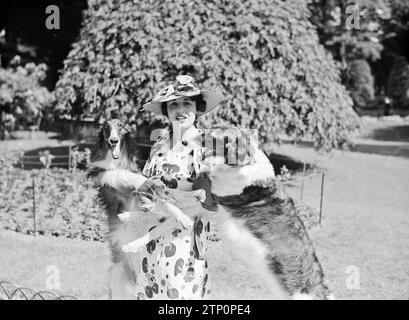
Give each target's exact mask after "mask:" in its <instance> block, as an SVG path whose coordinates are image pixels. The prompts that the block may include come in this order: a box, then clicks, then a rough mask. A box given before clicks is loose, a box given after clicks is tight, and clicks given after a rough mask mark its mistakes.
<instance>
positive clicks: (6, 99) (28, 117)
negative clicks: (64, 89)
mask: <svg viewBox="0 0 409 320" xmlns="http://www.w3.org/2000/svg"><path fill="white" fill-rule="evenodd" d="M45 71H46V66H45V64H39V65H35V64H34V63H27V64H26V65H25V66H21V65H20V58H19V57H18V56H16V57H15V58H14V59H13V61H12V62H11V64H10V67H9V68H7V69H3V68H0V111H1V112H0V113H1V114H2V116H1V117H3V118H4V119H5V120H6V121H8V122H15V120H16V121H17V122H18V123H20V124H26V125H27V124H33V123H36V122H37V121H38V120H39V119H40V118H41V117H42V116H43V115H44V114H45V113H47V112H49V109H50V108H51V107H52V105H53V103H54V101H55V99H54V95H53V94H52V93H50V92H49V91H48V90H47V88H45V87H43V86H42V85H41V81H42V80H43V79H44V77H45ZM9 119H13V120H9ZM13 126H14V124H13V125H10V126H9V130H11V129H13Z"/></svg>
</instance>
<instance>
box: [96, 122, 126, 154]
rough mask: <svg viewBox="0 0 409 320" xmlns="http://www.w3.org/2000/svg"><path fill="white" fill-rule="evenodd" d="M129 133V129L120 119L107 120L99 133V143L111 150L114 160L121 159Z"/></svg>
mask: <svg viewBox="0 0 409 320" xmlns="http://www.w3.org/2000/svg"><path fill="white" fill-rule="evenodd" d="M127 133H128V129H127V127H126V126H125V125H124V124H123V123H122V122H121V121H119V120H118V119H112V120H107V121H105V123H104V124H103V125H102V127H101V130H100V132H99V143H100V144H101V145H105V146H106V147H108V148H109V150H111V155H112V158H113V159H115V160H116V159H119V157H120V156H121V148H122V145H123V143H124V139H125V136H126V134H127Z"/></svg>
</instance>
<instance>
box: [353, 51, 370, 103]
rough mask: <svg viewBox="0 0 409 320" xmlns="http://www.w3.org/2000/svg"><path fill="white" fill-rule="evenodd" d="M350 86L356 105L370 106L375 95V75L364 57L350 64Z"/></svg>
mask: <svg viewBox="0 0 409 320" xmlns="http://www.w3.org/2000/svg"><path fill="white" fill-rule="evenodd" d="M348 78H349V83H348V88H349V90H350V92H351V95H352V98H353V100H354V103H355V105H356V106H358V107H360V108H365V107H369V106H370V104H371V102H372V101H373V99H374V96H375V89H374V77H373V76H372V73H371V67H370V66H369V64H368V62H367V61H366V60H364V59H357V60H353V61H352V62H350V63H349V65H348Z"/></svg>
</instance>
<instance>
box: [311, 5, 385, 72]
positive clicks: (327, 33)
mask: <svg viewBox="0 0 409 320" xmlns="http://www.w3.org/2000/svg"><path fill="white" fill-rule="evenodd" d="M309 7H310V9H311V10H312V12H313V15H312V17H311V18H312V21H313V23H314V25H316V26H317V28H318V33H319V35H320V37H321V40H322V42H323V43H324V44H325V46H326V48H328V49H329V50H330V51H331V52H332V53H333V55H334V57H336V58H337V59H338V60H339V61H341V62H342V65H343V68H344V69H346V68H347V63H348V61H353V60H355V59H368V60H372V61H375V60H378V59H379V58H380V54H381V51H382V49H383V46H382V44H381V40H382V38H383V36H384V30H383V23H384V21H386V20H388V19H390V17H391V8H390V6H389V2H388V1H387V0H376V1H373V0H358V1H350V0H330V1H326V0H312V1H311V3H310V5H309ZM352 17H356V19H355V20H353V19H352ZM348 22H357V23H359V25H356V27H357V28H354V27H353V25H352V24H351V25H350V26H348Z"/></svg>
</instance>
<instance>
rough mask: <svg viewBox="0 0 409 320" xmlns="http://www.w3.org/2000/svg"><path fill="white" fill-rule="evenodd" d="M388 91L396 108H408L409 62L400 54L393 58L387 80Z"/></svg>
mask: <svg viewBox="0 0 409 320" xmlns="http://www.w3.org/2000/svg"><path fill="white" fill-rule="evenodd" d="M388 91H389V92H388V93H389V95H390V96H391V97H392V98H393V105H394V107H396V108H409V63H408V62H407V61H406V59H405V58H404V57H402V56H398V57H396V58H395V62H394V64H393V67H392V70H391V73H390V76H389V81H388Z"/></svg>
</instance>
